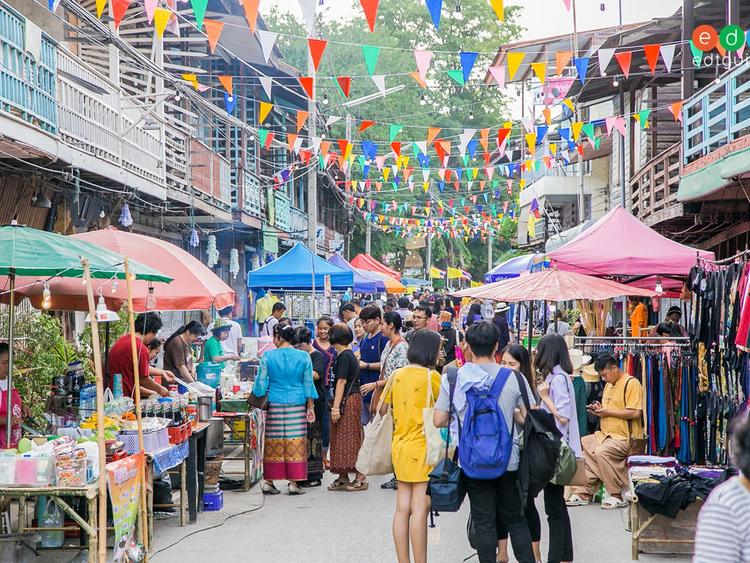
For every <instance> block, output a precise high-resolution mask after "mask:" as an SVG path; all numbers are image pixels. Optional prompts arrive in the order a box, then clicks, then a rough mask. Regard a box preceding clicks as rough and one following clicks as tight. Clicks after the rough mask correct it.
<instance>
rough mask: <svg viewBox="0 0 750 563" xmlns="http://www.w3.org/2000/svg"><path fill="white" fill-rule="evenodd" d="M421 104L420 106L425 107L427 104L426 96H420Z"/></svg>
mask: <svg viewBox="0 0 750 563" xmlns="http://www.w3.org/2000/svg"><path fill="white" fill-rule="evenodd" d="M419 103H420V105H425V104H426V103H427V98H426V97H425V95H424V94H422V95H421V96H419Z"/></svg>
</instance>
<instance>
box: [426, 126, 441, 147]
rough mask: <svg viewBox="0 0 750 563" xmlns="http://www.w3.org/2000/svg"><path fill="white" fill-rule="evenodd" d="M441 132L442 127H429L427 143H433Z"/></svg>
mask: <svg viewBox="0 0 750 563" xmlns="http://www.w3.org/2000/svg"><path fill="white" fill-rule="evenodd" d="M439 133H440V127H430V128H429V129H427V143H428V144H429V143H432V141H434V140H435V137H437V136H438V134H439Z"/></svg>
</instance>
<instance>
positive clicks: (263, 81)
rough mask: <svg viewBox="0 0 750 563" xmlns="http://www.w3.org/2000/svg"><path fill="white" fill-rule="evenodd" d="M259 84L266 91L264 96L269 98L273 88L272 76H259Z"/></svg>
mask: <svg viewBox="0 0 750 563" xmlns="http://www.w3.org/2000/svg"><path fill="white" fill-rule="evenodd" d="M258 79H259V80H260V85H261V86H263V91H264V92H265V93H266V97H267V98H268V99H269V100H270V99H271V91H272V88H273V78H271V77H270V76H259V77H258Z"/></svg>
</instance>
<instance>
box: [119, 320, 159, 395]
mask: <svg viewBox="0 0 750 563" xmlns="http://www.w3.org/2000/svg"><path fill="white" fill-rule="evenodd" d="M161 324H162V323H161V318H160V317H159V315H157V314H156V313H140V314H139V315H138V316H137V317H136V318H135V344H136V349H137V350H138V375H139V379H140V382H141V397H142V398H147V397H152V396H154V395H158V396H161V397H168V396H169V391H168V390H167V388H166V387H162V386H161V385H159V384H158V383H156V382H155V381H154V380H153V379H152V378H151V376H150V375H149V371H150V370H149V352H148V344H149V342H151V341H152V340H153V339H154V338H156V335H157V334H158V332H159V331H160V330H161ZM108 365H109V368H108V369H109V373H108V374H107V387H109V388H110V389H111V388H112V380H113V377H114V374H116V373H119V374H121V375H122V391H123V395H124V396H125V397H133V386H134V381H135V374H134V372H133V352H132V348H131V343H130V334H129V333H126V334H123V335H122V336H121V337H120V338H119V339H118V340H117V342H115V343H114V345H113V346H112V348H110V350H109V363H108Z"/></svg>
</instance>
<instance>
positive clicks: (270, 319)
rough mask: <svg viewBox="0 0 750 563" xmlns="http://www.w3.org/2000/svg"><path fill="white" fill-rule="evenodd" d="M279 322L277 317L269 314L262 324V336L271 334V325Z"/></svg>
mask: <svg viewBox="0 0 750 563" xmlns="http://www.w3.org/2000/svg"><path fill="white" fill-rule="evenodd" d="M277 324H279V319H277V318H276V317H274V316H273V315H271V316H270V317H268V320H267V321H266V324H264V325H263V336H273V327H275V326H276V325H277Z"/></svg>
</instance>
